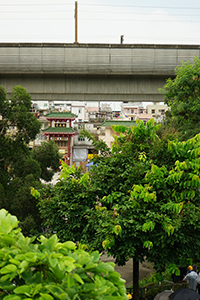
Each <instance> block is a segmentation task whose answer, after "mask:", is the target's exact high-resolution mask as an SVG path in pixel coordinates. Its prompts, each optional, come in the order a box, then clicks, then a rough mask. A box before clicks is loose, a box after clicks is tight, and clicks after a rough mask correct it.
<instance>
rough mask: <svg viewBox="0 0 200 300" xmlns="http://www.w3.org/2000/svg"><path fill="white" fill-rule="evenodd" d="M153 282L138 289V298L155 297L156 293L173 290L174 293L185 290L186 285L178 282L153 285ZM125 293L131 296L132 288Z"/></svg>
mask: <svg viewBox="0 0 200 300" xmlns="http://www.w3.org/2000/svg"><path fill="white" fill-rule="evenodd" d="M154 284H155V282H151V283H149V284H147V285H145V286H143V287H140V288H139V289H140V298H141V299H145V297H146V296H148V295H157V294H158V293H161V292H163V291H165V290H173V291H176V290H178V289H180V288H186V287H187V286H188V284H187V283H186V282H185V281H180V282H176V283H174V282H168V283H167V284H162V285H161V284H159V285H154ZM126 290H127V293H130V294H131V295H132V294H133V288H127V289H126Z"/></svg>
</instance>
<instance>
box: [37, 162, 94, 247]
mask: <svg viewBox="0 0 200 300" xmlns="http://www.w3.org/2000/svg"><path fill="white" fill-rule="evenodd" d="M62 167H63V168H62V171H61V178H60V181H59V182H57V184H56V185H55V186H54V187H51V186H46V187H44V188H43V189H42V190H40V197H39V210H40V215H41V217H42V219H43V225H44V228H45V229H46V231H47V233H48V234H49V233H51V232H57V234H58V237H59V239H60V240H62V241H65V240H71V241H74V242H77V241H79V242H86V243H89V242H90V241H91V240H92V238H93V236H94V229H93V228H92V227H90V228H88V227H87V224H88V213H89V211H90V209H93V210H94V206H95V203H96V191H95V190H94V188H93V187H92V186H91V185H90V182H89V176H88V173H86V174H84V175H82V174H81V169H80V168H77V169H76V168H75V167H74V166H72V167H71V168H70V167H69V166H67V164H65V163H64V162H63V163H62ZM32 193H33V191H32Z"/></svg>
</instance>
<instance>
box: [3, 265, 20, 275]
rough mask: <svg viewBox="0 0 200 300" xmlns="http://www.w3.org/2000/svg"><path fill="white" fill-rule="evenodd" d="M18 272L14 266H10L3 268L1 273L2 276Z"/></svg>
mask: <svg viewBox="0 0 200 300" xmlns="http://www.w3.org/2000/svg"><path fill="white" fill-rule="evenodd" d="M16 271H17V267H16V266H15V265H13V264H9V265H7V266H5V267H3V268H2V269H1V270H0V273H1V274H7V273H13V272H16Z"/></svg>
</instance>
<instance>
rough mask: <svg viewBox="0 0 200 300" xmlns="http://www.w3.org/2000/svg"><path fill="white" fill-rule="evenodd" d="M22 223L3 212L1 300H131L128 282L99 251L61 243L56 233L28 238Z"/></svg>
mask: <svg viewBox="0 0 200 300" xmlns="http://www.w3.org/2000/svg"><path fill="white" fill-rule="evenodd" d="M18 223H19V222H18V220H17V218H16V217H15V216H12V215H11V214H9V213H8V212H7V211H6V210H4V209H2V210H0V248H1V249H0V299H5V300H21V299H40V300H53V299H61V300H64V299H66V300H72V299H73V300H78V299H81V300H83V299H84V300H86V299H94V300H95V299H98V300H101V299H103V300H104V299H105V300H120V299H128V298H127V296H126V289H125V285H124V280H123V279H121V278H120V274H119V273H117V272H115V271H114V264H113V263H110V262H109V263H103V262H101V261H100V254H99V252H98V251H95V252H90V253H88V252H86V251H85V250H84V246H83V245H79V247H78V248H77V247H76V245H75V243H73V242H71V241H67V242H65V243H60V242H59V241H58V238H57V236H56V235H53V236H51V237H50V238H49V239H48V238H45V237H44V236H40V239H39V240H38V241H37V240H35V237H33V238H29V237H24V236H23V234H22V233H21V229H20V228H18Z"/></svg>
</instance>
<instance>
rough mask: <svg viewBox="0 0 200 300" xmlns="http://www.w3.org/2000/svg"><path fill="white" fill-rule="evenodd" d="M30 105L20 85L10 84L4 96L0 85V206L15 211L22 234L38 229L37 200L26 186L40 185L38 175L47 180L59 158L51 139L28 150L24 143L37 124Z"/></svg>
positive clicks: (32, 134)
mask: <svg viewBox="0 0 200 300" xmlns="http://www.w3.org/2000/svg"><path fill="white" fill-rule="evenodd" d="M30 108H31V96H30V94H29V93H28V92H27V91H26V90H25V89H24V88H22V87H21V86H16V87H14V88H13V90H12V93H11V97H10V99H9V100H8V99H7V95H6V90H5V89H4V88H3V87H2V86H0V190H1V193H0V207H1V208H5V209H7V210H9V211H10V212H11V213H13V214H15V215H17V217H18V219H19V220H20V226H21V228H22V230H23V233H24V234H26V235H27V234H30V233H32V232H33V231H37V232H38V231H39V232H41V219H40V215H39V210H38V207H37V201H36V199H35V198H34V197H33V196H32V195H31V193H30V187H34V188H41V186H42V184H41V183H40V178H43V179H45V180H47V181H49V180H51V178H52V176H53V174H54V172H55V171H56V170H57V168H58V166H59V159H60V156H59V152H58V148H57V147H56V145H55V144H54V143H53V142H52V141H49V142H46V143H44V145H42V146H40V147H38V148H37V149H35V150H34V151H30V150H29V148H28V143H29V142H30V141H31V140H34V139H35V138H36V135H37V134H38V133H39V132H40V127H41V123H40V122H39V121H38V120H37V119H36V117H35V116H34V115H33V114H32V113H31V112H30ZM10 126H14V127H15V130H10Z"/></svg>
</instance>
